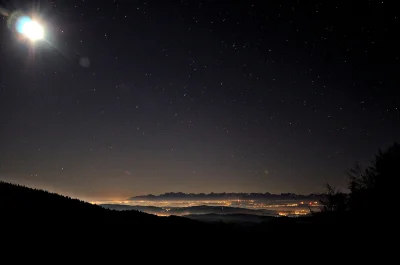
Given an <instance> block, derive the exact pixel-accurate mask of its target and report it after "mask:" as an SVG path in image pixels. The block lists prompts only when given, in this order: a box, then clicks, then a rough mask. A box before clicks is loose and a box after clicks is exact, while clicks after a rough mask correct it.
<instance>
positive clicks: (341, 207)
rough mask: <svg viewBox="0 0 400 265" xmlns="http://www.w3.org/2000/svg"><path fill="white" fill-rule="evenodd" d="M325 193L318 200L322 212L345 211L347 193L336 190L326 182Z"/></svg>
mask: <svg viewBox="0 0 400 265" xmlns="http://www.w3.org/2000/svg"><path fill="white" fill-rule="evenodd" d="M326 190H327V191H326V193H325V194H324V195H325V196H324V198H322V199H321V200H320V202H321V204H322V211H323V212H337V213H341V212H345V211H347V207H348V206H347V201H348V195H347V194H345V193H343V192H339V191H337V190H336V189H335V188H334V187H332V186H331V185H329V184H326Z"/></svg>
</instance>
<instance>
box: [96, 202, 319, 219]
mask: <svg viewBox="0 0 400 265" xmlns="http://www.w3.org/2000/svg"><path fill="white" fill-rule="evenodd" d="M91 203H93V204H98V205H120V206H135V207H158V208H159V209H160V212H157V213H154V212H149V213H153V214H156V215H159V216H169V215H171V214H170V212H171V209H175V208H188V207H196V206H197V207H200V206H203V207H207V206H213V207H219V209H224V207H229V208H231V207H232V208H231V209H245V210H256V211H254V214H256V215H269V216H271V215H272V216H291V217H296V216H302V215H308V214H310V213H311V212H317V211H319V210H320V208H321V204H320V203H319V202H318V201H294V200H272V201H271V200H269V201H267V200H160V201H154V200H122V201H92V202H91ZM141 209H142V208H141ZM143 209H146V208H143ZM227 209H228V208H227ZM257 210H258V211H257ZM264 210H265V212H264ZM142 211H144V212H147V211H146V210H142ZM173 215H185V211H183V212H182V213H181V214H176V213H174V214H173Z"/></svg>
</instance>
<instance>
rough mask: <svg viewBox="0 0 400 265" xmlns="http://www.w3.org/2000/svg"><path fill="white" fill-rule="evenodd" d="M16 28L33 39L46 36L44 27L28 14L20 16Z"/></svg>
mask: <svg viewBox="0 0 400 265" xmlns="http://www.w3.org/2000/svg"><path fill="white" fill-rule="evenodd" d="M16 28H17V31H18V32H19V33H21V34H22V35H24V36H26V37H27V38H28V39H30V40H31V41H37V40H41V39H43V37H44V29H43V27H42V26H41V25H40V24H39V23H37V22H36V21H34V20H32V19H31V18H30V17H27V16H22V17H20V18H18V20H17V23H16Z"/></svg>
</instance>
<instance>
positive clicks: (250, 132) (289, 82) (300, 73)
mask: <svg viewBox="0 0 400 265" xmlns="http://www.w3.org/2000/svg"><path fill="white" fill-rule="evenodd" d="M395 3H396V1H367V0H365V1H359V3H357V4H353V5H352V4H351V1H348V0H345V1H311V0H310V1H302V0H297V1H250V0H246V1H217V0H203V1H194V0H184V1H170V0H163V1H161V0H160V1H136V0H135V1H134V0H132V1H112V0H110V1H94V0H93V1H89V0H86V1H72V0H64V1H61V0H60V1H17V0H15V1H2V4H1V6H2V7H3V8H4V9H6V10H9V11H11V12H14V11H17V10H20V11H25V12H28V13H31V12H32V11H33V10H34V11H35V14H36V16H39V17H40V19H41V21H42V23H43V25H44V26H45V29H46V36H45V41H39V42H36V43H35V44H34V45H33V44H31V43H29V42H27V41H22V40H21V37H20V36H18V35H17V34H16V33H15V32H13V31H12V30H10V28H9V27H8V26H7V20H8V19H9V17H6V16H3V17H2V19H1V20H0V22H1V23H0V62H1V65H0V179H1V180H5V181H11V182H14V183H19V184H24V185H29V186H33V187H39V188H45V189H49V190H51V191H55V192H62V193H64V194H67V195H70V196H74V197H79V198H83V199H94V198H96V199H116V198H127V197H130V196H133V195H140V194H147V193H153V194H159V193H163V192H169V191H182V192H212V191H213V192H272V193H280V192H296V193H303V194H307V193H311V192H320V191H322V190H323V187H324V184H325V183H326V182H329V183H331V184H333V185H334V186H337V187H339V188H345V187H346V183H347V180H346V174H345V172H346V170H348V169H349V168H350V167H352V166H353V165H354V164H355V163H356V162H357V161H359V162H366V161H368V160H369V159H372V157H373V154H374V153H376V152H377V150H378V148H386V147H387V146H388V145H390V144H391V143H393V141H395V140H400V139H399V138H400V104H399V99H400V97H399V95H400V93H399V87H400V86H399V85H400V82H399V70H400V67H399V62H400V60H399V58H400V52H399V47H400V37H399V36H400V35H399V31H398V29H399V20H400V14H399V11H398V8H395V6H394V5H395Z"/></svg>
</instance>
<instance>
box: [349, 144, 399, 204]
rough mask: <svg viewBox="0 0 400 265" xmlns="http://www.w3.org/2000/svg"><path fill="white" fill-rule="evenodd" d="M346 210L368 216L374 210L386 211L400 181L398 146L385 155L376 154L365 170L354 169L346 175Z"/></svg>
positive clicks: (357, 166)
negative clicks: (347, 190)
mask: <svg viewBox="0 0 400 265" xmlns="http://www.w3.org/2000/svg"><path fill="white" fill-rule="evenodd" d="M348 176H349V180H350V183H349V189H350V198H349V207H350V209H351V210H352V211H356V212H370V211H371V209H373V208H374V207H379V209H382V210H388V207H389V204H391V203H393V202H394V201H393V200H394V199H395V198H394V195H395V194H396V190H397V185H396V183H397V181H396V179H398V178H399V177H400V145H399V144H398V143H394V144H393V145H392V146H390V147H389V148H388V149H386V150H385V151H382V150H379V151H378V153H377V154H376V155H375V158H374V160H373V161H372V162H371V164H370V165H369V166H367V167H366V168H362V167H361V166H360V165H356V167H355V168H353V169H351V170H350V171H349V173H348Z"/></svg>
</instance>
